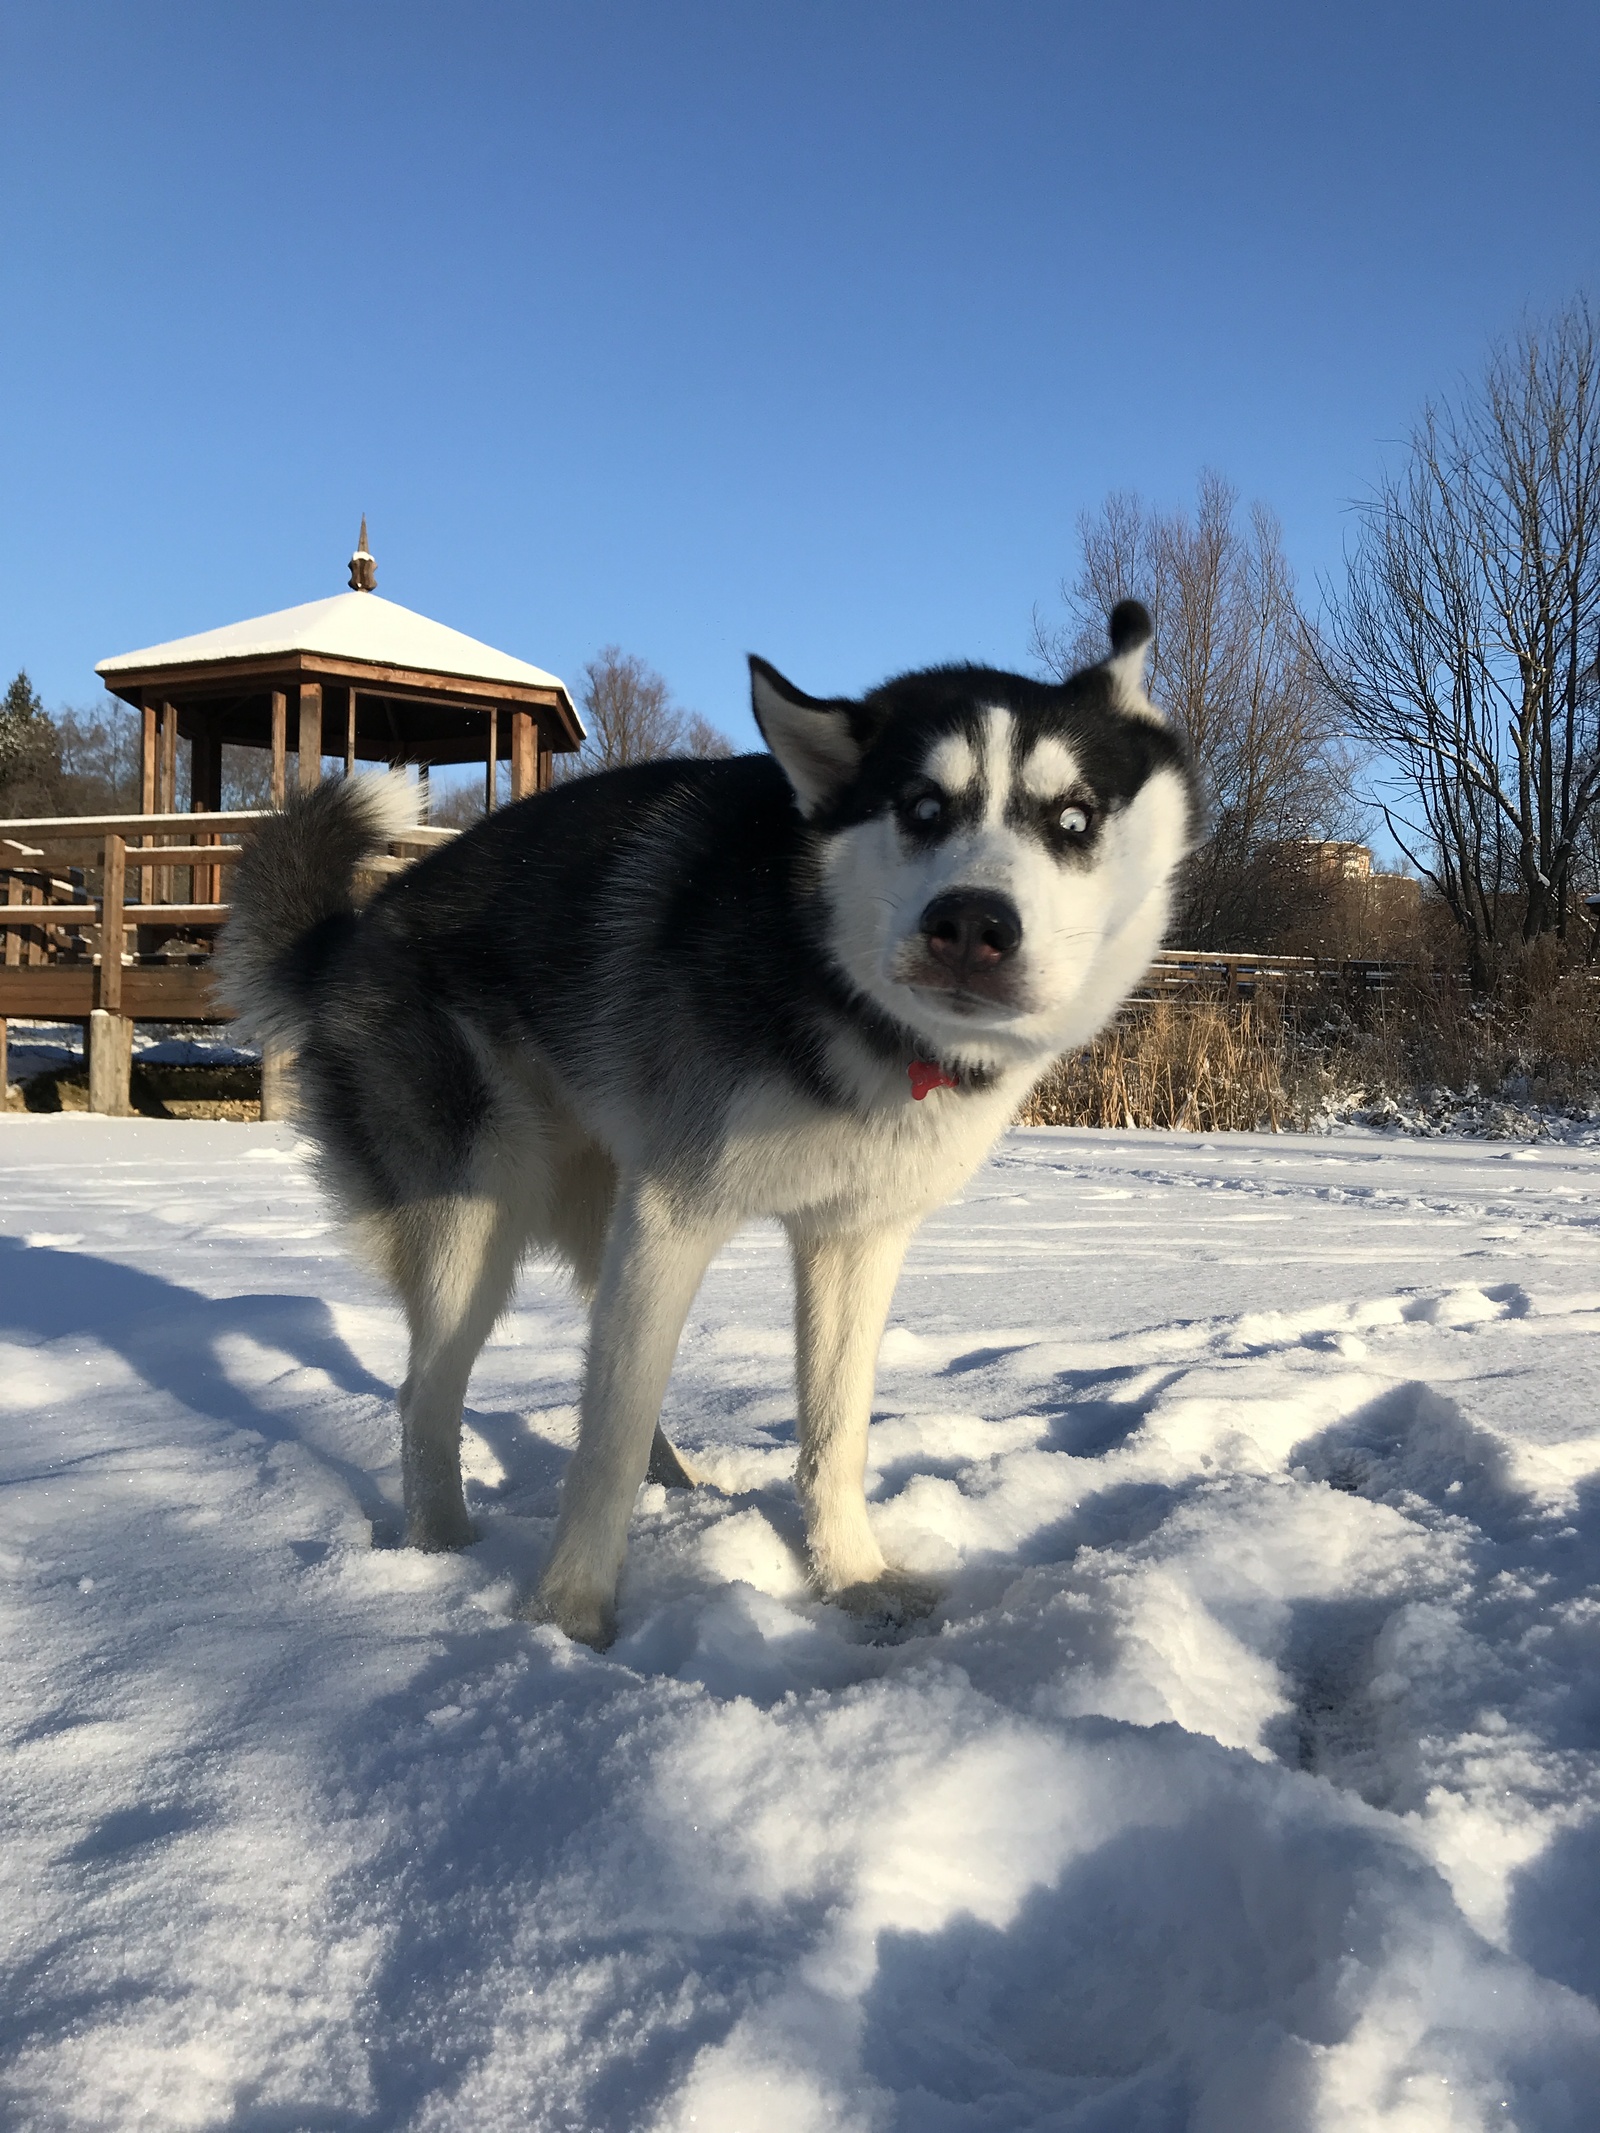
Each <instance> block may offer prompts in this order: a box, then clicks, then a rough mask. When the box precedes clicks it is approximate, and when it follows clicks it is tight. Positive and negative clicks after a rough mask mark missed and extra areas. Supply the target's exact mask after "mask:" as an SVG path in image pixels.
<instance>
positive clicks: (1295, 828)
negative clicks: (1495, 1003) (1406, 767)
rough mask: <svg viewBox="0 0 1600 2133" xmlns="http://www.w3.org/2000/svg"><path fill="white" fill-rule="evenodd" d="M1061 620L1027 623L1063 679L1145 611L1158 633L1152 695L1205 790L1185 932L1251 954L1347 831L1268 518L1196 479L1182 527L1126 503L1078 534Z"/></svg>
mask: <svg viewBox="0 0 1600 2133" xmlns="http://www.w3.org/2000/svg"><path fill="white" fill-rule="evenodd" d="M1078 537H1079V544H1080V565H1079V570H1078V574H1077V576H1076V578H1074V579H1071V580H1068V581H1064V582H1063V585H1062V588H1061V591H1062V598H1063V600H1064V601H1065V603H1066V607H1067V612H1068V616H1069V622H1068V624H1067V626H1066V627H1065V628H1063V629H1059V630H1051V629H1050V628H1048V627H1047V626H1046V625H1045V624H1044V623H1043V622H1041V620H1040V619H1039V617H1038V616H1037V615H1035V617H1034V632H1033V652H1034V656H1035V657H1036V658H1037V659H1039V660H1040V661H1041V662H1042V663H1043V664H1044V665H1045V666H1046V667H1048V668H1049V669H1050V670H1051V671H1052V672H1054V673H1057V674H1061V675H1065V674H1067V673H1069V672H1071V671H1072V670H1073V669H1074V668H1075V667H1077V666H1080V665H1082V664H1083V663H1084V662H1085V661H1086V660H1088V659H1096V658H1098V657H1100V655H1101V653H1102V651H1103V649H1104V631H1105V617H1106V615H1107V614H1108V613H1109V612H1110V610H1111V608H1112V607H1113V606H1114V605H1115V604H1116V602H1117V601H1118V600H1122V599H1126V598H1128V597H1130V596H1133V597H1135V598H1138V599H1141V600H1143V601H1144V603H1145V605H1146V606H1147V607H1148V608H1149V610H1150V616H1151V620H1152V622H1153V623H1154V625H1155V636H1154V641H1153V644H1152V647H1151V673H1150V691H1151V695H1152V696H1153V697H1154V699H1155V700H1156V702H1158V703H1159V704H1160V705H1161V706H1162V707H1163V708H1164V709H1165V710H1166V711H1167V713H1168V715H1169V716H1170V717H1171V718H1172V719H1173V721H1174V722H1175V724H1176V725H1177V726H1178V727H1179V728H1180V729H1181V730H1182V732H1183V734H1184V736H1185V738H1186V739H1187V740H1188V743H1189V745H1190V747H1191V748H1192V750H1193V751H1194V755H1195V759H1196V762H1197V763H1198V765H1199V767H1200V771H1201V774H1202V777H1203V779H1204V781H1205V785H1206V787H1207V790H1208V797H1209V802H1210V821H1209V835H1208V836H1207V838H1206V841H1205V842H1204V844H1202V845H1201V847H1200V849H1199V850H1198V851H1197V852H1196V853H1195V854H1194V856H1193V858H1192V859H1191V860H1190V862H1189V864H1188V867H1187V869H1186V875H1185V884H1184V894H1183V899H1182V911H1181V921H1180V922H1181V925H1182V929H1183V934H1184V937H1185V938H1186V939H1188V940H1189V941H1191V942H1192V943H1193V944H1194V945H1196V946H1205V947H1224V946H1252V947H1259V946H1262V945H1264V944H1265V936H1266V935H1267V934H1268V933H1269V932H1270V931H1271V930H1272V929H1273V927H1274V925H1275V924H1276V923H1278V922H1279V921H1280V918H1281V910H1280V907H1281V905H1282V902H1283V898H1284V895H1285V894H1286V893H1287V892H1288V891H1289V890H1290V889H1291V888H1292V886H1293V884H1294V882H1295V881H1296V880H1297V879H1298V878H1299V877H1300V876H1301V875H1303V873H1304V869H1303V868H1300V869H1297V868H1296V867H1295V866H1293V865H1290V866H1287V867H1286V866H1285V862H1284V854H1285V851H1286V850H1287V849H1292V847H1293V846H1294V845H1296V844H1297V843H1298V842H1299V841H1300V840H1304V839H1307V838H1318V837H1338V836H1342V835H1344V836H1347V835H1349V834H1351V832H1352V830H1353V828H1354V822H1353V820H1352V815H1353V803H1352V800H1351V794H1350V787H1351V764H1350V761H1349V759H1348V756H1347V753H1346V751H1345V750H1344V749H1343V748H1342V747H1341V745H1340V741H1339V737H1338V731H1337V726H1338V718H1337V712H1336V707H1335V706H1334V704H1333V703H1332V702H1331V700H1330V698H1329V696H1328V694H1327V691H1326V689H1325V688H1324V686H1323V683H1322V678H1321V675H1320V673H1319V671H1318V666H1317V661H1316V658H1315V656H1314V654H1313V650H1312V647H1311V642H1310V636H1309V632H1308V629H1307V625H1306V622H1305V619H1304V617H1303V615H1302V614H1301V611H1300V607H1299V603H1298V601H1297V599H1296V596H1295V584H1294V574H1293V572H1292V571H1291V569H1290V567H1289V563H1288V559H1287V557H1286V556H1285V554H1284V551H1283V535H1282V531H1281V529H1280V527H1279V525H1278V522H1277V519H1276V518H1275V517H1274V516H1273V514H1272V513H1271V512H1270V511H1269V510H1268V509H1267V508H1266V506H1265V505H1264V504H1256V505H1254V506H1253V507H1252V508H1251V510H1250V512H1249V514H1248V518H1247V521H1246V523H1245V525H1244V526H1243V527H1241V526H1240V524H1239V498H1238V492H1237V491H1236V490H1235V489H1234V488H1232V487H1231V486H1230V484H1229V483H1227V482H1226V481H1224V480H1223V479H1222V477H1221V476H1220V475H1218V474H1214V473H1209V472H1208V473H1205V474H1202V476H1201V477H1200V484H1199V494H1198V498H1197V502H1196V510H1195V514H1194V516H1193V518H1190V517H1189V516H1188V514H1187V513H1184V512H1167V513H1162V512H1157V511H1154V510H1152V509H1151V508H1150V507H1149V506H1148V505H1147V504H1146V503H1144V501H1143V500H1142V499H1141V498H1140V497H1138V496H1134V495H1129V494H1126V493H1124V494H1119V495H1113V496H1110V497H1108V498H1107V499H1106V502H1105V503H1104V504H1103V505H1102V507H1101V509H1100V511H1099V513H1098V514H1097V515H1095V516H1089V515H1087V514H1086V515H1085V516H1084V517H1083V518H1081V519H1080V520H1079V522H1078Z"/></svg>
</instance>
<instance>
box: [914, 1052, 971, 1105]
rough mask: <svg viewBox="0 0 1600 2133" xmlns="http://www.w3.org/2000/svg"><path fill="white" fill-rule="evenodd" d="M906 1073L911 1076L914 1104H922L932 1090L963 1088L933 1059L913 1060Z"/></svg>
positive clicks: (952, 1075)
mask: <svg viewBox="0 0 1600 2133" xmlns="http://www.w3.org/2000/svg"><path fill="white" fill-rule="evenodd" d="M906 1072H907V1073H908V1074H909V1075H910V1076H911V1100H912V1102H913V1103H921V1101H922V1099H923V1097H924V1096H926V1095H927V1093H928V1091H929V1090H930V1089H959V1088H960V1086H961V1084H960V1082H959V1081H957V1079H956V1077H955V1076H954V1074H950V1073H947V1072H946V1071H945V1069H944V1068H943V1067H942V1066H939V1065H936V1064H935V1062H934V1061H933V1060H931V1059H913V1060H912V1062H911V1064H910V1066H908V1067H907V1068H906Z"/></svg>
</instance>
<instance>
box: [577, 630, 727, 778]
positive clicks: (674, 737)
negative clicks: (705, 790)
mask: <svg viewBox="0 0 1600 2133" xmlns="http://www.w3.org/2000/svg"><path fill="white" fill-rule="evenodd" d="M579 701H580V702H581V704H582V706H583V717H584V723H585V725H586V726H587V727H588V729H589V737H588V739H587V740H586V741H585V742H584V745H583V747H582V748H581V749H580V750H579V752H578V753H577V754H576V755H558V756H557V757H556V758H555V774H556V776H557V778H573V777H582V776H583V775H584V774H585V773H586V772H588V771H591V770H617V769H620V768H621V767H622V765H624V764H626V763H646V762H650V761H652V760H653V759H654V758H656V757H659V756H673V755H677V756H683V755H690V756H724V755H732V753H733V747H732V744H731V742H729V741H728V740H727V738H726V737H725V736H724V735H723V734H721V733H719V732H718V731H717V729H716V727H715V726H713V725H712V724H711V722H710V721H709V720H708V719H704V718H702V717H701V716H700V714H699V713H698V712H696V711H685V710H684V709H683V708H682V706H681V705H678V704H675V703H674V702H673V700H672V691H671V690H670V689H669V688H668V686H667V683H666V681H665V680H664V679H663V677H662V676H661V675H660V674H658V673H657V672H656V671H655V669H654V668H653V667H650V666H647V665H646V664H645V662H644V661H643V660H642V659H640V658H638V657H636V655H635V654H634V653H632V652H624V651H623V650H622V649H621V647H620V646H618V645H615V644H607V645H602V647H601V648H600V650H599V652H598V653H596V655H595V657H594V658H593V659H591V660H590V661H589V663H588V665H587V666H586V667H585V668H584V670H583V688H582V690H581V691H580V694H579Z"/></svg>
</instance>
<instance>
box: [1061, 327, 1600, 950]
mask: <svg viewBox="0 0 1600 2133" xmlns="http://www.w3.org/2000/svg"><path fill="white" fill-rule="evenodd" d="M1354 517H1355V525H1354V532H1353V538H1352V540H1351V543H1350V545H1349V549H1348V551H1347V555H1346V560H1345V568H1344V572H1343V576H1342V580H1340V581H1338V582H1334V583H1329V584H1325V585H1324V586H1322V587H1321V588H1320V591H1321V601H1320V611H1319V612H1318V613H1316V614H1312V613H1309V612H1308V611H1307V610H1306V608H1305V606H1304V605H1303V603H1302V601H1301V599H1300V597H1299V595H1298V592H1297V589H1296V586H1295V581H1294V577H1293V573H1292V572H1291V570H1290V568H1289V566H1288V562H1287V560H1286V558H1285V555H1284V550H1283V541H1282V535H1281V532H1280V529H1279V527H1278V523H1277V521H1276V519H1275V518H1274V517H1273V516H1272V514H1271V512H1270V511H1269V510H1267V509H1266V507H1265V506H1264V505H1260V504H1258V505H1256V506H1254V507H1253V508H1252V509H1251V510H1250V511H1249V512H1248V513H1247V514H1245V515H1244V516H1243V518H1241V514H1240V511H1239V499H1238V496H1237V494H1236V492H1235V491H1234V490H1233V489H1231V488H1230V487H1229V486H1228V484H1227V483H1226V482H1225V481H1223V480H1222V479H1221V478H1220V477H1219V476H1217V475H1215V474H1206V475H1203V476H1202V477H1201V481H1200V487H1199V495H1198V499H1197V504H1196V508H1195V510H1194V512H1193V514H1192V515H1191V514H1188V513H1184V512H1172V513H1161V512H1157V511H1154V510H1152V509H1151V508H1150V507H1149V506H1147V505H1146V504H1145V503H1144V502H1143V501H1142V500H1141V499H1140V498H1139V497H1137V496H1130V495H1114V496H1112V497H1110V498H1108V499H1107V501H1106V502H1105V504H1104V505H1103V506H1102V507H1101V509H1100V510H1099V511H1098V512H1097V513H1093V514H1090V515H1087V516H1085V517H1084V518H1082V519H1081V520H1080V521H1079V527H1078V545H1079V562H1078V569H1077V572H1076V574H1075V575H1073V576H1072V577H1070V578H1068V579H1066V580H1064V581H1063V584H1062V587H1061V593H1062V599H1063V603H1064V606H1065V609H1066V620H1065V622H1064V623H1063V624H1061V625H1059V626H1051V625H1049V624H1047V623H1045V622H1043V621H1041V620H1040V619H1039V618H1038V617H1037V615H1036V617H1035V623H1034V632H1033V651H1034V655H1035V657H1036V659H1037V660H1038V661H1039V662H1040V664H1041V665H1042V666H1043V667H1044V668H1045V669H1046V670H1047V671H1052V672H1055V673H1058V674H1059V673H1065V672H1067V671H1069V670H1070V669H1071V668H1072V667H1074V666H1076V665H1078V664H1080V663H1081V662H1082V661H1083V659H1084V658H1085V657H1092V656H1094V654H1095V652H1096V651H1097V650H1098V647H1099V643H1100V632H1101V629H1102V627H1103V623H1102V617H1103V616H1104V615H1105V614H1106V612H1107V611H1108V609H1109V608H1110V607H1111V605H1112V604H1114V602H1115V601H1117V600H1119V599H1122V598H1124V597H1127V596H1128V595H1130V594H1131V595H1134V596H1136V597H1138V598H1140V599H1142V600H1143V601H1144V602H1145V604H1146V605H1147V606H1148V607H1149V609H1150V611H1151V615H1152V618H1153V620H1154V623H1155V640H1154V645H1153V648H1152V681H1151V687H1152V694H1153V695H1154V696H1155V698H1156V700H1157V701H1158V702H1160V703H1161V704H1163V705H1164V706H1165V708H1166V709H1167V710H1168V712H1169V713H1170V715H1171V716H1172V717H1173V718H1174V719H1175V721H1176V722H1177V724H1178V725H1179V727H1180V728H1181V729H1182V730H1183V732H1184V733H1185V735H1186V736H1187V737H1188V739H1189V742H1190V744H1191V746H1192V748H1193V750H1194V755H1195V759H1196V761H1197V763H1198V765H1199V768H1200V771H1201V775H1202V781H1203V784H1204V788H1205V791H1206V795H1207V807H1208V819H1207V834H1206V837H1205V840H1204V842H1203V843H1202V844H1201V846H1200V848H1199V850H1198V851H1197V852H1196V853H1195V854H1194V856H1193V858H1192V860H1191V861H1190V863H1189V865H1188V868H1187V870H1186V873H1185V878H1184V883H1183V892H1182V897H1181V902H1180V911H1179V921H1178V923H1179V937H1180V939H1181V940H1182V941H1183V942H1184V943H1185V944H1187V945H1189V946H1192V947H1216V948H1228V947H1251V948H1261V947H1271V946H1275V945H1281V942H1280V941H1279V940H1277V939H1275V938H1274V936H1275V935H1282V934H1283V933H1284V932H1285V931H1286V930H1288V929H1289V928H1290V927H1292V925H1293V923H1294V921H1295V920H1296V919H1297V918H1298V920H1299V921H1300V923H1301V925H1302V927H1304V925H1305V923H1306V918H1307V913H1306V906H1307V904H1308V903H1314V902H1315V901H1316V898H1317V896H1318V894H1319V893H1321V891H1322V889H1323V887H1324V886H1325V882H1326V875H1325V874H1324V875H1322V876H1320V877H1319V874H1318V872H1317V869H1316V868H1315V867H1314V866H1313V865H1310V864H1308V863H1307V862H1308V858H1309V855H1310V854H1311V853H1312V852H1313V851H1314V850H1315V848H1316V847H1317V846H1319V845H1320V846H1323V847H1326V846H1327V845H1328V844H1330V843H1339V842H1343V841H1347V840H1355V839H1358V838H1360V837H1362V836H1363V835H1364V833H1365V831H1366V830H1367V828H1368V826H1369V825H1371V824H1372V823H1374V822H1376V821H1378V820H1381V821H1382V822H1383V823H1384V825H1385V826H1386V827H1387V829H1388V831H1389V834H1390V836H1391V838H1392V839H1393V841H1394V844H1395V845H1396V847H1397V848H1398V850H1399V851H1400V852H1401V853H1402V854H1403V855H1404V857H1405V859H1406V860H1407V862H1408V863H1409V864H1410V865H1411V866H1412V867H1413V868H1414V869H1415V870H1416V873H1417V875H1418V876H1419V877H1420V878H1421V880H1422V881H1423V882H1424V883H1425V884H1426V885H1427V886H1428V888H1429V889H1430V890H1431V892H1432V895H1433V898H1434V899H1435V900H1436V903H1437V905H1438V907H1439V908H1440V909H1442V910H1443V911H1444V912H1445V913H1447V914H1448V917H1449V919H1450V921H1451V922H1452V924H1453V928H1454V933H1455V937H1456V942H1457V953H1458V955H1459V957H1460V959H1461V960H1462V961H1463V962H1464V964H1465V966H1466V968H1467V970H1468V971H1469V973H1470V975H1471V978H1472V982H1473V985H1474V987H1475V989H1477V990H1480V991H1488V990H1490V989H1492V988H1493V987H1494V985H1495V984H1496V983H1497V981H1498V980H1499V978H1500V977H1501V976H1502V975H1504V973H1505V972H1506V970H1507V969H1508V967H1510V966H1511V965H1513V964H1515V963H1517V962H1518V961H1519V959H1520V960H1522V961H1524V962H1525V961H1526V959H1527V955H1528V951H1529V950H1532V949H1536V948H1537V947H1539V946H1540V944H1548V945H1550V946H1551V947H1553V948H1554V949H1555V950H1556V951H1557V954H1558V958H1559V956H1560V955H1561V954H1565V955H1567V956H1568V957H1569V958H1570V957H1571V956H1573V955H1588V954H1592V952H1593V947H1594V943H1595V939H1596V928H1595V924H1594V921H1593V920H1592V919H1591V918H1590V917H1589V916H1588V914H1587V912H1586V905H1585V900H1586V899H1587V898H1589V897H1592V896H1593V895H1594V893H1595V891H1596V889H1597V887H1600V731H1597V724H1600V667H1597V661H1600V327H1597V322H1596V319H1595V315H1594V312H1593V310H1592V308H1591V307H1590V305H1589V304H1588V303H1587V302H1585V301H1582V300H1579V301H1577V302H1575V303H1573V304H1571V305H1570V306H1568V307H1567V308H1566V309H1565V310H1563V311H1561V312H1559V313H1558V314H1557V315H1556V316H1555V317H1553V318H1551V319H1548V320H1542V321H1531V322H1529V323H1527V324H1525V325H1524V326H1523V327H1522V328H1521V330H1520V331H1518V332H1517V333H1516V334H1515V335H1513V336H1512V337H1511V338H1510V339H1508V340H1506V341H1504V342H1502V343H1501V344H1499V345H1497V346H1496V347H1494V348H1493V349H1491V351H1490V353H1489V356H1488V358H1487V360H1486V362H1485V363H1484V366H1483V368H1482V370H1481V372H1480V373H1479V375H1478V376H1477V377H1476V378H1475V379H1473V380H1472V381H1470V382H1469V383H1468V384H1466V385H1465V386H1464V387H1463V388H1462V390H1461V391H1460V392H1459V393H1458V394H1457V395H1456V396H1455V397H1454V398H1453V399H1441V400H1439V401H1437V402H1435V403H1432V404H1430V405H1429V406H1427V407H1425V408H1424V409H1423V411H1422V413H1421V415H1420V416H1419V418H1418V420H1417V422H1416V423H1415V425H1414V426H1413V428H1412V430H1411V432H1410V435H1409V437H1408V438H1407V439H1406V441H1405V444H1404V447H1403V450H1402V452H1401V454H1400V457H1399V460H1398V463H1397V465H1396V466H1395V467H1394V468H1393V469H1392V470H1391V471H1390V472H1388V473H1386V474H1385V475H1384V476H1383V478H1382V479H1381V480H1380V481H1379V482H1378V484H1377V485H1376V486H1375V488H1374V489H1373V490H1372V492H1371V493H1370V494H1369V495H1368V496H1367V497H1366V498H1364V499H1363V500H1362V501H1361V502H1359V503H1358V504H1357V505H1356V506H1355V509H1354Z"/></svg>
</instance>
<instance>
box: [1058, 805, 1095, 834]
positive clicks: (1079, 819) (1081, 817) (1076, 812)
mask: <svg viewBox="0 0 1600 2133" xmlns="http://www.w3.org/2000/svg"><path fill="white" fill-rule="evenodd" d="M1061 827H1062V828H1063V829H1064V830H1065V831H1066V833H1067V835H1068V836H1069V837H1082V836H1083V835H1085V834H1086V832H1087V830H1088V828H1089V810H1088V809H1087V808H1086V807H1080V806H1079V805H1078V803H1077V802H1076V801H1073V803H1072V805H1071V806H1070V807H1064V808H1063V809H1062V810H1061Z"/></svg>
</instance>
